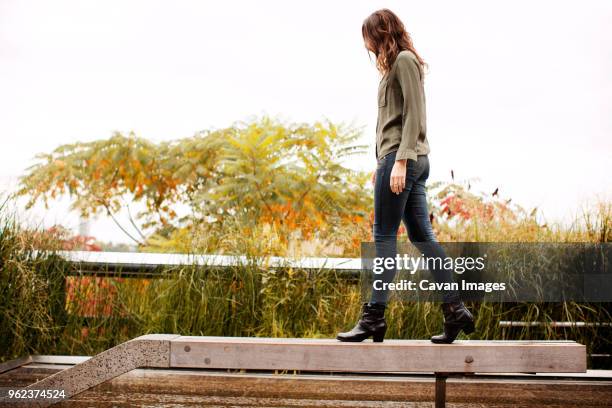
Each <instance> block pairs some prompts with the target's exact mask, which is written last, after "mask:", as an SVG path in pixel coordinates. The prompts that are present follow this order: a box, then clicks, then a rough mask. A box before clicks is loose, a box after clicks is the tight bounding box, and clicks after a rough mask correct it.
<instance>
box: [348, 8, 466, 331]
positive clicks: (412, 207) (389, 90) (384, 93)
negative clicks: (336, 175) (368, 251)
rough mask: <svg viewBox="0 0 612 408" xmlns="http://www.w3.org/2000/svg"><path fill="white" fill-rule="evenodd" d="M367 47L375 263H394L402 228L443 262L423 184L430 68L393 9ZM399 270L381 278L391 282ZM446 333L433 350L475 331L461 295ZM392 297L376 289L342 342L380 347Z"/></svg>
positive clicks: (443, 278)
mask: <svg viewBox="0 0 612 408" xmlns="http://www.w3.org/2000/svg"><path fill="white" fill-rule="evenodd" d="M362 34H363V39H364V42H365V47H366V49H367V50H368V51H370V52H372V53H374V55H376V66H377V68H378V70H379V71H380V73H381V74H382V79H381V81H380V84H379V87H378V120H377V124H376V158H377V161H378V165H377V168H376V173H375V180H374V229H373V234H374V242H375V247H376V257H385V258H386V257H391V258H395V256H396V254H397V232H398V229H399V226H400V222H401V221H403V222H404V224H405V226H406V230H407V231H408V236H409V238H410V241H411V242H412V243H413V244H414V245H415V246H416V247H417V248H418V249H419V250H420V251H421V253H422V254H423V255H424V256H425V257H433V258H436V257H440V258H445V257H446V255H445V253H444V249H443V248H442V246H441V245H440V244H439V243H438V242H437V241H436V238H435V236H434V234H433V230H432V227H431V222H430V220H429V212H428V207H427V197H426V187H425V182H426V180H427V177H428V176H429V160H428V153H429V151H430V149H429V143H428V141H427V137H426V123H425V95H424V89H423V75H424V70H423V68H424V66H425V63H424V61H423V59H421V57H420V56H419V54H418V53H417V52H416V50H415V49H414V46H413V44H412V40H411V38H410V36H409V34H408V33H407V32H406V30H405V28H404V25H403V24H402V22H401V21H400V19H399V18H398V17H397V16H396V15H395V14H394V13H393V12H391V11H390V10H388V9H382V10H378V11H376V12H374V13H372V14H371V15H370V16H369V17H368V18H367V19H366V20H365V21H364V22H363V26H362ZM433 264H435V265H436V266H439V267H440V268H439V269H436V268H432V270H431V272H432V273H433V275H434V278H435V279H436V281H437V282H449V283H450V282H453V277H452V272H453V271H452V270H449V269H445V268H443V267H441V266H440V263H438V262H433ZM395 273H396V268H395V267H392V268H387V269H385V270H384V271H383V273H382V274H381V275H380V278H381V280H382V281H383V282H384V283H389V282H392V281H393V279H394V277H395ZM443 295H444V296H443V303H442V311H443V315H444V332H443V333H442V334H440V335H438V336H433V337H432V338H431V341H433V342H434V343H452V342H453V341H454V340H455V338H456V337H457V335H458V334H459V333H460V332H461V331H462V330H463V331H464V332H465V333H466V334H469V333H471V332H473V331H474V318H473V316H472V314H471V313H470V312H469V311H468V310H467V309H466V307H465V306H464V304H463V302H461V300H460V298H459V294H458V293H457V292H456V291H446V292H444V294H443ZM388 296H389V293H388V291H387V290H374V288H373V290H372V295H371V299H370V301H369V302H367V303H364V304H363V307H362V315H361V318H360V319H359V321H358V322H357V324H356V325H355V327H354V328H353V329H352V330H351V331H349V332H346V333H339V334H338V336H337V339H338V340H340V341H353V342H358V341H363V340H365V339H367V338H369V337H370V336H371V337H372V338H373V340H374V341H375V342H381V341H383V338H384V336H385V332H386V330H387V325H386V322H385V308H386V305H387V300H388Z"/></svg>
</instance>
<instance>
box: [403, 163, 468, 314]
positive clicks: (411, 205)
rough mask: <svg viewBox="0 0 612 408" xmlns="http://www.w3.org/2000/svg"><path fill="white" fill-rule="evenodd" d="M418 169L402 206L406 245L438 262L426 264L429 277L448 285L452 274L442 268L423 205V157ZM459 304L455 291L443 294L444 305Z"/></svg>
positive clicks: (426, 166)
mask: <svg viewBox="0 0 612 408" xmlns="http://www.w3.org/2000/svg"><path fill="white" fill-rule="evenodd" d="M419 161H421V163H420V167H422V168H423V172H422V173H421V174H420V175H419V177H418V178H417V180H415V182H414V184H413V186H412V190H411V191H410V196H409V197H408V200H407V202H406V206H405V208H404V213H403V217H402V219H403V221H404V225H405V226H406V230H407V231H408V237H409V239H410V242H412V244H413V245H414V246H416V247H417V248H418V249H419V251H421V253H422V254H423V255H424V256H425V257H426V258H439V259H440V261H439V262H430V265H431V266H432V268H431V273H432V275H433V276H434V279H435V280H436V282H440V283H452V282H453V270H452V269H449V268H444V265H445V262H443V261H442V260H444V258H446V253H445V251H444V248H442V245H440V243H439V242H438V241H437V240H436V237H435V235H434V232H433V228H432V226H431V221H430V219H429V207H428V205H427V188H426V186H425V184H426V181H427V178H428V177H429V159H428V157H427V156H419ZM453 301H459V293H458V291H445V292H444V302H453Z"/></svg>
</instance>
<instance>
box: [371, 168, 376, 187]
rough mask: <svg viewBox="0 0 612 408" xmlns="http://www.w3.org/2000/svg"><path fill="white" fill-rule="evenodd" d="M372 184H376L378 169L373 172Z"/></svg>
mask: <svg viewBox="0 0 612 408" xmlns="http://www.w3.org/2000/svg"><path fill="white" fill-rule="evenodd" d="M372 185H373V186H375V185H376V170H374V171H373V172H372Z"/></svg>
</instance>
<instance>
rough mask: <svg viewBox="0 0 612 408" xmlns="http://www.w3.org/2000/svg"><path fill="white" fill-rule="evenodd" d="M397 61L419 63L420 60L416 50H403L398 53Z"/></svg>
mask: <svg viewBox="0 0 612 408" xmlns="http://www.w3.org/2000/svg"><path fill="white" fill-rule="evenodd" d="M395 61H396V62H397V61H414V62H416V63H417V64H418V63H419V60H418V59H417V57H416V55H414V52H412V51H410V50H401V51H400V52H399V53H398V54H397V57H396V58H395Z"/></svg>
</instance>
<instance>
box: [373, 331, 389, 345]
mask: <svg viewBox="0 0 612 408" xmlns="http://www.w3.org/2000/svg"><path fill="white" fill-rule="evenodd" d="M386 332H387V330H386V329H385V330H382V331H380V332H378V333H376V334H374V335H373V336H372V341H374V343H382V342H383V339H384V338H385V333H386Z"/></svg>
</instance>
